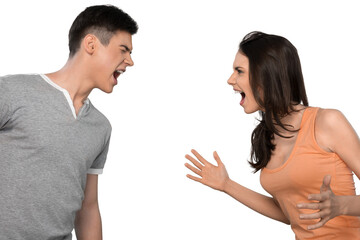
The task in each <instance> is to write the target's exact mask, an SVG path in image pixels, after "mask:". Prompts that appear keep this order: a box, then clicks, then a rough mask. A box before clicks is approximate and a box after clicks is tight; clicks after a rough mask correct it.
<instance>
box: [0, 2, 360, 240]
mask: <svg viewBox="0 0 360 240" xmlns="http://www.w3.org/2000/svg"><path fill="white" fill-rule="evenodd" d="M4 2H5V1H2V3H1V5H0V30H1V35H0V47H1V51H0V75H7V74H15V73H48V72H52V71H56V70H58V69H60V68H61V67H62V66H63V64H65V62H66V60H67V56H68V48H67V34H68V29H69V28H70V25H71V23H72V21H73V20H74V19H75V17H76V16H77V15H78V14H79V13H80V12H81V11H82V10H83V9H85V7H87V6H89V5H94V4H107V3H111V4H114V5H117V6H119V7H120V8H122V9H123V10H124V11H126V12H127V13H129V14H130V15H131V16H132V17H133V18H134V19H135V20H136V21H137V22H138V24H139V27H140V28H139V32H138V34H136V35H134V37H133V45H134V51H133V60H134V62H135V66H134V67H132V68H129V69H128V71H127V72H126V74H125V75H122V76H120V78H119V84H118V86H117V87H116V88H115V90H114V92H113V93H112V94H111V95H107V94H105V93H101V92H100V91H98V90H96V91H94V92H93V93H92V94H91V96H90V98H91V100H92V102H93V103H94V105H95V106H96V107H97V108H98V109H100V110H101V111H102V112H103V113H104V114H105V115H106V116H107V117H108V118H109V120H110V121H111V123H112V126H113V134H112V141H111V149H110V151H109V155H108V161H107V164H106V166H105V170H104V174H103V175H101V176H100V178H99V181H100V182H99V200H100V208H101V213H102V219H103V235H104V239H106V240H108V239H126V240H132V239H134V240H138V239H161V240H163V239H164V240H165V239H190V240H193V239H209V240H213V239H227V240H232V239H264V238H267V239H294V235H293V233H292V231H291V229H290V227H289V226H287V225H284V224H282V223H278V222H275V221H273V220H271V219H267V218H266V217H263V216H261V215H259V214H257V213H255V212H253V211H251V210H249V209H247V208H246V207H244V206H243V205H241V204H240V203H238V202H236V201H235V200H233V199H232V198H230V197H229V196H227V195H225V194H223V193H221V192H218V191H214V190H212V189H210V188H207V187H205V186H203V185H201V184H198V183H195V182H192V181H190V180H189V179H187V178H186V177H185V175H186V173H188V172H189V171H187V169H186V168H185V167H184V165H183V164H184V162H185V161H186V160H185V158H184V155H185V154H186V153H189V152H190V150H191V148H195V149H197V150H198V151H199V152H200V153H202V154H203V156H204V157H206V158H207V159H208V160H212V152H213V151H214V150H217V151H218V153H219V155H220V157H221V158H222V160H223V161H224V163H225V165H226V167H227V169H228V172H229V174H230V177H231V178H232V179H234V180H236V181H238V182H240V183H241V184H243V185H244V186H246V187H249V188H251V189H253V190H255V191H258V192H261V193H264V194H266V193H265V192H264V191H263V190H262V188H261V186H260V184H259V173H257V174H253V173H252V169H251V168H250V166H249V165H248V163H247V159H248V157H249V151H250V134H251V132H252V130H253V127H254V123H255V117H256V115H246V114H245V113H244V112H243V109H242V107H241V106H240V105H239V101H240V98H239V95H235V94H234V92H233V90H232V88H231V87H230V86H228V85H227V83H226V81H227V79H228V77H229V76H230V74H231V72H232V63H233V59H234V56H235V54H236V51H237V48H238V44H239V42H240V40H241V39H242V37H243V36H244V35H245V34H246V33H248V32H250V31H253V30H260V31H263V32H266V33H273V34H277V35H282V36H284V37H286V38H287V39H289V40H290V41H291V42H292V43H293V44H294V45H295V46H296V48H297V49H298V52H299V55H300V59H301V61H302V67H303V74H304V78H305V84H306V87H307V93H308V98H309V102H310V105H312V106H321V107H323V108H336V109H340V110H341V111H342V112H343V113H344V114H345V116H346V117H347V118H348V119H349V121H350V122H351V123H352V125H353V126H354V128H355V129H356V131H357V132H360V121H359V117H360V114H359V106H358V103H359V100H358V96H359V81H360V77H359V69H360V68H359V65H360V60H359V56H360V47H359V46H360V44H359V43H360V33H359V23H360V15H359V8H358V7H355V6H356V5H355V3H356V1H342V3H341V4H339V3H338V1H265V0H264V1H250V0H248V1H241V0H237V1H226V0H223V1H184V0H183V1H165V0H164V1H159V0H152V1H145V0H144V1H135V0H131V1H101V0H97V1H93V0H91V1H90V0H88V1H71V3H70V1H69V2H66V1H45V0H43V1H40V0H37V1H36V0H33V1H27V0H22V1H6V3H4ZM356 184H357V185H358V186H359V182H358V181H357V182H356Z"/></svg>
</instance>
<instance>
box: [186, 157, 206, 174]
mask: <svg viewBox="0 0 360 240" xmlns="http://www.w3.org/2000/svg"><path fill="white" fill-rule="evenodd" d="M185 158H186V159H187V160H189V161H190V162H192V164H194V165H195V166H196V167H197V168H198V169H200V170H201V169H202V168H203V167H204V165H202V164H201V163H199V162H198V161H197V160H195V159H194V158H193V157H192V156H190V155H188V154H186V155H185Z"/></svg>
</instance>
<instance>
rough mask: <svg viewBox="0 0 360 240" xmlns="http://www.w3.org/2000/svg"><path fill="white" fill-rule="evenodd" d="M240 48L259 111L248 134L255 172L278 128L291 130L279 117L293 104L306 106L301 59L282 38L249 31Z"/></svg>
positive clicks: (269, 150) (266, 159) (269, 151)
mask: <svg viewBox="0 0 360 240" xmlns="http://www.w3.org/2000/svg"><path fill="white" fill-rule="evenodd" d="M239 51H240V52H241V53H242V54H244V55H245V56H246V57H247V58H248V59H249V71H250V74H249V77H250V86H251V89H252V91H253V93H254V97H255V100H256V102H257V103H258V104H259V106H260V107H261V108H262V109H263V111H260V119H259V124H258V125H257V126H256V127H255V129H254V131H253V133H252V136H251V159H250V161H249V163H250V165H251V166H252V167H253V168H255V170H254V172H257V171H258V170H260V169H262V168H264V167H266V165H267V163H268V162H269V161H270V158H271V154H272V151H274V150H275V147H276V146H275V145H274V143H273V139H274V134H276V135H278V136H281V137H284V138H288V136H284V135H282V134H281V133H280V131H279V127H280V128H282V129H284V130H286V131H290V132H296V131H298V129H297V130H293V129H290V128H289V127H291V126H289V125H286V124H283V123H282V122H281V118H282V117H284V116H286V115H288V114H289V113H291V112H293V111H296V110H295V109H294V106H296V105H298V104H303V105H304V106H308V105H309V104H308V100H307V96H306V90H305V85H304V79H303V75H302V71H301V64H300V59H299V56H298V53H297V50H296V48H295V47H294V46H293V45H292V44H291V43H290V42H289V41H288V40H287V39H286V38H284V37H281V36H276V35H269V34H265V33H262V32H251V33H249V34H247V35H246V36H245V37H244V39H243V40H242V41H241V43H240V46H239Z"/></svg>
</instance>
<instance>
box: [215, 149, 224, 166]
mask: <svg viewBox="0 0 360 240" xmlns="http://www.w3.org/2000/svg"><path fill="white" fill-rule="evenodd" d="M214 159H215V161H216V163H217V165H218V166H220V165H221V164H222V162H221V160H220V157H219V155H218V154H217V152H216V151H214Z"/></svg>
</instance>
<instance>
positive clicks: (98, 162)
mask: <svg viewBox="0 0 360 240" xmlns="http://www.w3.org/2000/svg"><path fill="white" fill-rule="evenodd" d="M110 135H111V134H110V133H109V134H108V137H107V141H106V144H105V146H104V148H103V150H102V151H101V153H100V154H99V155H98V156H97V158H96V159H95V160H94V162H93V163H92V165H91V167H90V169H89V170H88V172H87V173H88V174H102V173H103V169H104V166H105V162H106V158H107V154H108V151H109V144H110Z"/></svg>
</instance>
